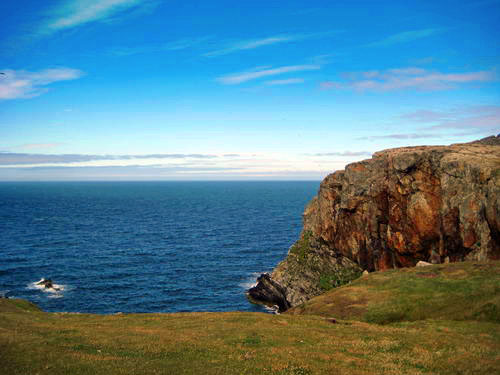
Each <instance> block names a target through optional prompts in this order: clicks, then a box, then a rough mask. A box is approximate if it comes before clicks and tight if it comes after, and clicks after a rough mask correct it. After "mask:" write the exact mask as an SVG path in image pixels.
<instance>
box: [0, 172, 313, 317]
mask: <svg viewBox="0 0 500 375" xmlns="http://www.w3.org/2000/svg"><path fill="white" fill-rule="evenodd" d="M318 187H319V182H318V181H293V182H291V181H287V182H283V181H279V182H278V181H276V182H22V183H17V182H6V183H0V292H1V291H3V292H6V291H8V296H9V297H16V298H25V299H28V300H30V301H32V302H34V303H36V304H37V305H39V306H40V307H41V308H42V309H43V310H45V311H66V312H82V313H83V312H85V313H99V314H110V313H117V312H124V313H131V312H138V313H139V312H141V313H142V312H180V311H234V310H239V311H265V309H264V308H263V307H262V306H258V305H254V304H251V303H249V302H248V300H247V299H246V296H245V291H246V290H247V289H248V288H249V287H250V286H251V285H252V284H253V283H254V282H255V279H256V277H258V276H259V275H260V273H262V272H266V271H271V270H272V269H273V268H274V267H275V266H276V265H277V264H278V263H279V262H280V261H281V260H282V259H283V258H284V257H285V256H286V254H287V251H288V248H289V247H290V246H291V245H292V244H293V242H294V241H295V240H296V239H297V238H298V236H299V233H300V230H301V228H302V212H303V210H304V207H305V206H306V204H307V202H308V201H309V200H310V199H312V198H313V196H314V195H315V194H316V192H317V189H318ZM42 278H50V279H52V281H53V282H54V284H55V286H56V288H57V289H59V290H48V289H45V288H41V287H40V286H37V285H36V282H38V281H39V280H40V279H42Z"/></svg>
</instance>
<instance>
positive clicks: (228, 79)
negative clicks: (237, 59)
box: [217, 65, 321, 85]
mask: <svg viewBox="0 0 500 375" xmlns="http://www.w3.org/2000/svg"><path fill="white" fill-rule="evenodd" d="M319 69H321V65H290V66H282V67H280V68H274V69H264V70H254V71H248V72H241V73H234V74H229V75H225V76H222V77H219V78H217V81H218V82H220V83H223V84H225V85H237V84H240V83H243V82H247V81H251V80H254V79H258V78H262V77H268V76H273V75H279V74H285V73H290V72H300V71H306V70H319Z"/></svg>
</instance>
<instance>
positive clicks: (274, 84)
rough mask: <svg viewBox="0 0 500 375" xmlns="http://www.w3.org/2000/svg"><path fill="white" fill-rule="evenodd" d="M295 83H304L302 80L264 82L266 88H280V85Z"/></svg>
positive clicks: (290, 79)
mask: <svg viewBox="0 0 500 375" xmlns="http://www.w3.org/2000/svg"><path fill="white" fill-rule="evenodd" d="M296 83H304V79H303V78H288V79H275V80H273V81H267V82H264V84H265V85H268V86H280V85H293V84H296Z"/></svg>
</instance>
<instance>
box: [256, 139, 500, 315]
mask: <svg viewBox="0 0 500 375" xmlns="http://www.w3.org/2000/svg"><path fill="white" fill-rule="evenodd" d="M466 259H470V260H485V259H500V137H498V136H497V137H489V138H485V139H483V140H481V141H477V142H472V143H467V144H456V145H451V146H421V147H406V148H397V149H390V150H384V151H380V152H377V153H375V154H374V155H373V157H372V159H369V160H364V161H361V162H358V163H353V164H350V165H348V166H347V167H346V169H345V171H337V172H335V173H333V174H331V175H329V176H327V177H326V178H325V179H324V180H323V182H322V183H321V185H320V189H319V192H318V195H317V197H315V198H314V199H313V200H312V201H311V202H310V203H309V205H308V207H307V208H306V210H305V212H304V228H303V231H302V234H301V237H300V239H299V240H298V241H297V242H296V243H295V244H294V245H293V246H292V247H291V248H290V250H289V254H288V256H287V258H286V259H285V260H284V261H283V262H281V263H280V264H279V265H278V266H277V268H276V269H275V270H274V271H273V273H272V274H271V280H272V281H273V282H274V284H273V285H275V286H276V285H278V286H280V287H281V290H282V291H283V293H282V294H283V295H284V297H283V298H284V299H286V301H285V302H286V303H281V304H280V306H281V305H283V306H286V305H287V304H288V305H291V306H296V305H298V304H300V303H302V302H304V301H306V300H307V299H309V298H311V297H313V296H316V295H318V294H321V293H322V292H324V291H326V290H328V289H330V288H332V287H335V286H338V285H341V284H343V283H345V282H348V281H349V280H351V279H353V278H355V277H357V276H358V275H359V274H360V273H361V271H362V270H368V271H375V270H384V269H388V268H399V267H412V266H414V265H415V264H416V263H417V262H418V261H420V260H423V261H427V262H431V263H444V262H455V261H461V260H466ZM259 287H260V289H261V290H262V288H265V286H264V285H261V283H259V284H258V285H257V287H256V288H259ZM249 295H250V296H251V297H252V289H251V290H250V291H249ZM254 299H257V300H259V298H254ZM260 301H261V302H270V301H266V300H265V299H262V298H260ZM282 310H283V309H282Z"/></svg>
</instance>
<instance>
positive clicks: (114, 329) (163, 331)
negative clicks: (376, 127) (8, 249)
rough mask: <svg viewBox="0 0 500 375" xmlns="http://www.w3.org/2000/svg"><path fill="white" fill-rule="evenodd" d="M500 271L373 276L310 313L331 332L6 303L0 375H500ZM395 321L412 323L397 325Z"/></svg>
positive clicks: (0, 309) (448, 268)
mask: <svg viewBox="0 0 500 375" xmlns="http://www.w3.org/2000/svg"><path fill="white" fill-rule="evenodd" d="M499 267H500V262H489V263H456V264H450V265H436V266H431V267H424V268H415V269H400V270H392V271H388V272H384V273H374V274H371V275H369V276H367V277H363V278H361V279H359V280H357V281H355V282H353V283H351V284H350V285H347V286H344V287H341V288H338V289H336V290H334V291H332V292H330V293H327V294H325V295H324V296H322V297H318V298H316V299H313V300H311V301H309V302H308V303H306V305H305V306H303V307H302V309H303V312H305V313H312V312H314V313H315V314H323V315H325V316H328V318H329V319H330V318H332V317H335V318H337V323H335V324H334V323H332V322H331V321H330V320H329V319H325V317H322V316H318V315H292V314H288V313H287V314H282V315H270V314H258V313H243V312H226V313H209V312H206V313H179V314H116V315H104V316H102V315H91V314H71V313H45V312H42V311H40V310H39V309H38V308H37V307H36V306H34V305H33V304H31V303H29V302H27V301H22V300H15V299H0V363H1V366H2V373H5V374H12V375H15V374H51V375H57V374H106V375H108V374H127V375H130V374H275V375H278V374H283V375H284V374H295V375H298V374H352V375H354V374H394V375H396V374H398V375H401V374H405V375H406V374H415V375H417V374H440V375H443V374H450V375H451V374H493V373H499V372H500V356H499V353H500V324H499V322H498V307H499V300H498V299H499V297H498V296H499V295H500V293H499V275H500V272H499V271H500V269H499ZM362 290H365V291H369V293H368V294H369V295H371V294H372V293H373V294H374V297H373V298H372V297H370V296H369V295H366V294H363V293H364V292H361V291H362ZM341 291H343V293H344V292H345V291H350V292H352V293H354V295H355V296H357V297H359V298H358V300H357V303H356V302H355V301H352V302H351V304H350V305H347V304H345V303H344V305H342V304H340V306H343V307H342V308H338V309H337V308H336V307H335V306H334V305H332V303H331V301H330V302H328V301H327V300H326V299H325V300H323V301H321V302H320V298H328V296H330V297H329V298H333V295H335V293H339V292H341ZM344 297H345V296H344ZM345 298H347V297H345ZM365 298H367V299H368V300H367V301H365ZM376 300H378V301H379V303H376V302H375V301H376ZM370 301H371V302H370ZM341 302H342V301H341ZM320 305H324V306H326V307H325V309H322V308H320ZM356 305H359V306H360V307H359V309H360V310H359V311H358V310H356ZM404 306H406V307H404ZM363 309H364V310H363ZM413 309H416V311H415V312H412V311H411V310H413ZM313 310H314V311H313ZM361 310H363V311H361ZM357 311H358V312H357ZM394 311H396V312H398V311H405V314H403V315H402V316H401V315H397V319H394V318H393V317H394V316H395V315H394ZM292 312H294V313H298V312H299V309H294V310H293V311H292ZM331 314H336V315H331ZM367 314H368V315H367ZM370 314H371V315H370ZM370 316H371V317H372V318H370ZM348 317H349V318H350V319H351V320H338V319H339V318H344V319H345V318H348ZM418 319H422V320H418ZM366 321H372V322H379V323H387V324H383V325H381V324H374V323H368V322H366ZM394 321H396V322H394Z"/></svg>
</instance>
